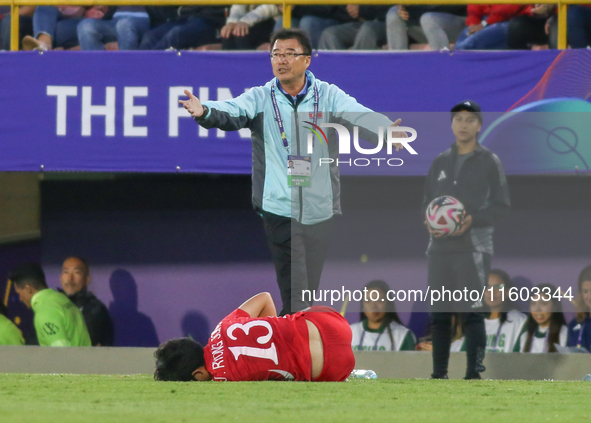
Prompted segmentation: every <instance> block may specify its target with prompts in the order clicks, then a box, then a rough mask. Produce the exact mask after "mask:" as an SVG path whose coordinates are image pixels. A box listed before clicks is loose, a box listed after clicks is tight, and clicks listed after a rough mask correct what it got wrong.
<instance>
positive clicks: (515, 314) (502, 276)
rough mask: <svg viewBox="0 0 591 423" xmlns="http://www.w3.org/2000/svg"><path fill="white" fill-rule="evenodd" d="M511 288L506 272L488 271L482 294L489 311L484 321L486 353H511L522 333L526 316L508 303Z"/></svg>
mask: <svg viewBox="0 0 591 423" xmlns="http://www.w3.org/2000/svg"><path fill="white" fill-rule="evenodd" d="M512 286H513V284H512V283H511V278H510V277H509V275H508V274H507V273H506V272H504V271H503V270H500V269H493V270H491V271H490V273H489V276H488V287H487V289H486V291H485V293H484V302H485V304H486V305H487V306H488V308H489V311H490V313H489V315H488V317H486V318H485V319H484V326H485V328H486V351H487V352H489V351H490V352H505V353H508V352H513V347H514V346H515V343H516V342H517V340H518V339H519V336H520V335H521V334H522V333H523V329H524V327H525V322H526V321H527V316H526V315H525V314H523V313H521V312H519V311H517V310H515V309H513V307H512V303H511V301H509V292H510V291H509V290H510V289H511V288H512ZM490 288H492V293H491V291H490V290H489V289H490ZM503 292H504V299H505V301H503Z"/></svg>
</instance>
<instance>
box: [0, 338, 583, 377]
mask: <svg viewBox="0 0 591 423" xmlns="http://www.w3.org/2000/svg"><path fill="white" fill-rule="evenodd" d="M153 354H154V349H153V348H88V347H86V348H78V347H72V348H50V347H33V346H25V347H15V346H0V373H74V374H134V373H152V372H153V371H154V358H153ZM355 357H356V360H357V363H356V366H355V367H356V368H358V369H372V370H374V371H375V372H376V373H377V374H378V377H379V378H396V379H415V378H428V377H429V376H430V373H431V368H432V361H431V354H430V353H427V352H395V353H389V352H367V351H358V352H356V353H355ZM484 364H485V366H486V368H487V370H486V372H485V373H484V374H483V376H484V377H486V378H488V379H523V380H542V379H554V380H581V379H582V378H583V377H584V376H585V375H586V374H588V373H591V354H518V353H514V354H488V355H487V356H486V358H485V361H484ZM465 368H466V355H465V354H464V353H452V354H451V359H450V378H452V379H460V378H462V377H463V376H464V372H465Z"/></svg>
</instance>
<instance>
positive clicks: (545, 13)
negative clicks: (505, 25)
mask: <svg viewBox="0 0 591 423" xmlns="http://www.w3.org/2000/svg"><path fill="white" fill-rule="evenodd" d="M555 8H556V6H555V5H553V4H536V5H534V7H533V8H532V9H531V11H530V13H528V14H524V15H519V16H515V17H514V18H513V19H511V20H510V21H509V29H508V31H509V33H508V34H509V35H508V46H509V48H510V49H514V50H526V49H531V48H532V46H533V45H545V44H548V43H549V38H548V35H549V30H548V26H549V21H550V20H551V19H552V17H553V16H554V11H555Z"/></svg>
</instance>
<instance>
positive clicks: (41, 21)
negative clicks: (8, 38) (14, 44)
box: [23, 6, 115, 50]
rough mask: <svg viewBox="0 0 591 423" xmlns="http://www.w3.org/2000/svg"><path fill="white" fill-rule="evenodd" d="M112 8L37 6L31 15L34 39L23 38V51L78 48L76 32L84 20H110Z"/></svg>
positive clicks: (29, 37)
mask: <svg viewBox="0 0 591 423" xmlns="http://www.w3.org/2000/svg"><path fill="white" fill-rule="evenodd" d="M114 10H115V9H114V8H109V7H107V6H93V7H90V8H87V7H82V6H57V7H56V6H38V7H37V8H36V9H35V14H34V15H33V33H34V37H31V36H26V37H24V38H23V49H24V50H51V49H54V48H58V47H59V48H63V49H71V48H74V47H77V46H78V32H77V30H76V28H77V26H78V24H79V23H80V21H82V20H83V19H84V18H92V19H110V18H111V16H112V14H113V11H114Z"/></svg>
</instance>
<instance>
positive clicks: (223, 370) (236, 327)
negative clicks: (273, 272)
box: [154, 292, 355, 382]
mask: <svg viewBox="0 0 591 423" xmlns="http://www.w3.org/2000/svg"><path fill="white" fill-rule="evenodd" d="M154 356H155V357H156V371H155V373H154V378H155V379H156V380H165V381H193V380H198V381H207V380H214V381H254V380H298V381H313V382H338V381H344V380H345V379H346V378H347V377H348V376H349V374H350V373H351V371H352V370H353V367H354V366H355V357H354V356H353V351H352V349H351V329H350V327H349V324H348V323H347V321H346V320H345V318H344V317H342V316H341V315H340V314H339V313H338V312H336V311H335V310H333V309H332V308H330V307H324V306H313V307H310V308H307V309H306V310H303V311H300V312H297V313H295V314H292V315H286V316H283V317H277V310H276V309H275V304H274V303H273V299H272V298H271V295H270V294H269V293H267V292H263V293H260V294H257V295H255V296H254V297H252V298H251V299H249V300H248V301H246V302H245V303H244V304H242V305H241V306H240V307H239V308H238V309H237V310H234V311H233V312H232V313H230V314H229V315H228V316H226V317H225V318H224V319H223V320H222V321H221V322H220V323H218V325H217V326H216V328H215V330H214V331H213V332H212V334H211V336H210V338H209V342H208V343H207V345H206V346H205V347H203V346H201V344H199V343H198V342H195V341H193V340H192V339H188V338H180V339H173V340H170V341H168V342H166V343H165V344H163V345H161V346H160V348H158V350H157V351H156V352H155V353H154Z"/></svg>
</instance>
